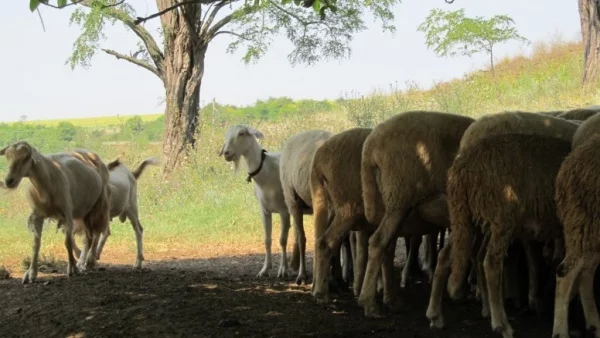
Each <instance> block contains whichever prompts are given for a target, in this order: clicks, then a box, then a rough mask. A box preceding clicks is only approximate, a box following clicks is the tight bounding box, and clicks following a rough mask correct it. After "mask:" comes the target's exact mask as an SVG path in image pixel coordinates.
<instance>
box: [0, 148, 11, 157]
mask: <svg viewBox="0 0 600 338" xmlns="http://www.w3.org/2000/svg"><path fill="white" fill-rule="evenodd" d="M8 147H10V146H6V147H4V148H3V149H0V156H4V154H6V149H8Z"/></svg>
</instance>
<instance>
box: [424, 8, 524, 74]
mask: <svg viewBox="0 0 600 338" xmlns="http://www.w3.org/2000/svg"><path fill="white" fill-rule="evenodd" d="M513 25H514V20H513V19H512V18H511V17H509V16H508V15H496V16H493V17H491V18H490V19H485V18H483V17H479V16H478V17H474V18H469V17H466V16H465V12H464V9H459V10H456V11H448V12H446V11H442V10H440V9H432V10H431V11H430V12H429V15H428V16H427V18H425V21H424V22H423V23H421V24H420V25H419V27H418V28H417V31H420V32H423V33H425V44H426V45H427V47H428V48H433V51H434V52H435V53H436V54H437V55H438V56H456V55H463V56H469V57H470V56H472V55H473V54H477V53H480V52H486V53H487V54H488V55H489V57H490V68H491V70H492V71H494V47H495V46H496V45H498V44H500V43H503V42H507V41H510V40H517V41H521V42H524V43H527V44H528V43H529V40H527V39H526V38H524V37H523V36H521V35H519V33H518V32H517V29H516V28H515V27H514V26H513Z"/></svg>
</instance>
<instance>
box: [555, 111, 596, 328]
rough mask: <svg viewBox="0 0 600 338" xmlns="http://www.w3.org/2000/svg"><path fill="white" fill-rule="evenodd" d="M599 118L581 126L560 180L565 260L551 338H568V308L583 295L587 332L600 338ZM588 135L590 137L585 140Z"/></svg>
mask: <svg viewBox="0 0 600 338" xmlns="http://www.w3.org/2000/svg"><path fill="white" fill-rule="evenodd" d="M599 116H600V115H597V116H594V117H592V118H590V119H588V120H587V121H586V122H584V123H583V124H582V125H581V127H580V128H581V129H582V131H583V132H582V135H581V136H582V138H579V139H578V140H577V143H578V145H577V146H575V145H574V144H575V142H576V140H575V137H574V138H573V150H572V151H571V153H570V154H569V156H567V157H566V159H565V160H564V161H563V163H562V166H561V168H560V171H559V172H558V175H557V178H556V191H555V198H556V207H557V214H558V217H559V218H560V220H561V222H562V224H563V235H564V239H565V242H564V244H565V257H564V259H563V260H562V262H561V263H560V264H559V266H558V268H557V269H556V291H555V305H554V327H553V331H552V336H553V337H557V338H568V337H569V328H568V309H569V303H570V301H571V299H572V298H573V297H574V296H575V295H576V294H577V292H578V293H579V298H580V300H581V305H582V308H583V312H584V316H585V321H586V327H587V328H588V330H589V331H594V336H595V337H600V318H599V316H598V310H597V308H596V302H595V298H594V276H595V272H596V267H597V266H598V263H600V203H599V201H600V175H598V168H599V167H600V117H599ZM583 135H585V138H584V137H583Z"/></svg>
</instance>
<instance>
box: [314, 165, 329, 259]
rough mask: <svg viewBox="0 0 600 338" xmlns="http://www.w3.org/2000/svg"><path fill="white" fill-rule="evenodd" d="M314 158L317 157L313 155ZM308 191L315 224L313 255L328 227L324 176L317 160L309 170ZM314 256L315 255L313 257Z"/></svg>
mask: <svg viewBox="0 0 600 338" xmlns="http://www.w3.org/2000/svg"><path fill="white" fill-rule="evenodd" d="M315 158H317V157H316V156H315ZM310 191H311V195H312V207H313V215H314V225H315V251H314V253H315V255H316V254H317V252H318V250H317V246H318V242H319V239H320V238H321V237H322V236H323V234H324V233H325V231H327V228H328V227H329V211H330V210H329V209H330V208H329V203H328V202H329V199H328V194H327V190H326V189H325V177H323V174H322V172H321V168H320V166H319V163H317V161H314V162H313V165H312V169H311V172H310ZM315 258H316V257H315Z"/></svg>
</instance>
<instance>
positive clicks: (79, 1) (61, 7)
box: [40, 0, 125, 9]
mask: <svg viewBox="0 0 600 338" xmlns="http://www.w3.org/2000/svg"><path fill="white" fill-rule="evenodd" d="M84 1H86V0H74V1H73V2H71V3H70V4H66V5H64V6H56V5H52V4H49V3H46V2H41V1H40V4H42V5H44V6H48V7H52V8H57V9H63V8H65V7H69V6H75V5H79V4H80V3H82V2H84ZM124 2H125V0H121V1H117V2H115V3H114V4H110V5H102V7H101V8H102V9H104V8H109V7H116V6H119V5H120V4H122V3H124Z"/></svg>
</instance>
